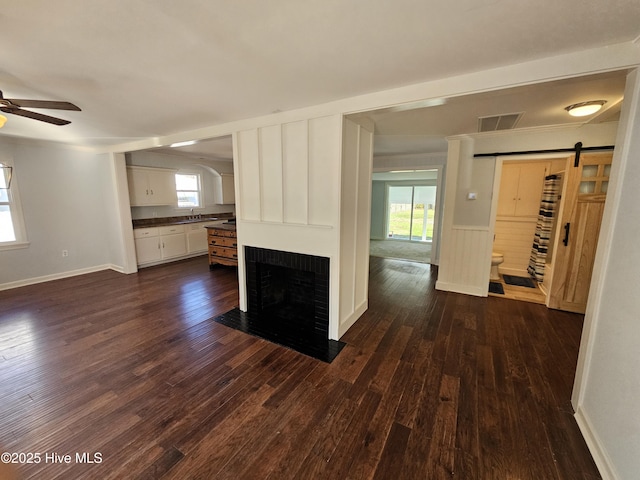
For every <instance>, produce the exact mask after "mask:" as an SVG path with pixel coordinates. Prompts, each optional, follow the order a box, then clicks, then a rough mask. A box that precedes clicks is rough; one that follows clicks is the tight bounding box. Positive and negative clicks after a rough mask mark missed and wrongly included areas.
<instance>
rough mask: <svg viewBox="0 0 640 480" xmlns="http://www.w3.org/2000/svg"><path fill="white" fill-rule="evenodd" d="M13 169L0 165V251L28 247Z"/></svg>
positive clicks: (7, 165) (3, 164)
mask: <svg viewBox="0 0 640 480" xmlns="http://www.w3.org/2000/svg"><path fill="white" fill-rule="evenodd" d="M11 173H12V168H11V166H10V165H9V164H7V163H0V249H2V248H16V247H23V246H26V242H25V240H26V239H25V238H24V237H25V236H24V222H23V220H22V209H21V208H20V202H19V201H18V193H17V185H16V180H15V175H14V178H12V177H11Z"/></svg>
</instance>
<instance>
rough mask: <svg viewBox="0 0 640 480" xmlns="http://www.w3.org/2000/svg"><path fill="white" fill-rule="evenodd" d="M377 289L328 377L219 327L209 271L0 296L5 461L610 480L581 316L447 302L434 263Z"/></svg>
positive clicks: (413, 266)
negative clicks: (588, 391) (595, 436)
mask: <svg viewBox="0 0 640 480" xmlns="http://www.w3.org/2000/svg"><path fill="white" fill-rule="evenodd" d="M370 277H371V280H370V295H369V299H370V304H369V310H368V311H367V312H366V314H365V315H364V316H363V317H362V318H361V319H360V320H359V321H358V322H357V323H356V325H354V327H352V329H351V330H350V331H349V332H348V333H347V334H346V335H345V336H344V337H343V338H342V340H343V341H345V342H346V343H347V345H346V347H345V348H344V349H343V351H342V352H341V353H340V354H339V355H338V357H337V359H336V360H335V361H334V362H333V363H331V364H327V363H324V362H321V361H318V360H314V359H312V358H310V357H306V356H304V355H301V354H299V353H296V352H294V351H292V350H288V349H286V348H283V347H280V346H277V345H274V344H271V343H269V342H267V341H265V340H261V339H258V338H256V337H253V336H249V335H247V334H244V333H242V332H239V331H237V330H232V329H230V328H228V327H225V326H224V325H221V324H218V323H216V322H213V321H212V320H211V318H212V317H214V316H216V315H219V314H221V313H223V312H225V311H227V310H229V309H231V308H233V307H234V306H236V305H237V304H238V292H237V283H236V282H237V279H236V272H235V270H234V269H233V268H225V267H221V268H217V269H215V270H213V271H210V270H209V268H208V266H207V262H206V259H204V260H203V259H202V258H197V259H191V260H186V261H182V262H177V263H173V264H169V265H165V266H159V267H153V268H148V269H144V270H141V271H140V272H139V273H138V274H135V275H128V276H126V275H121V274H118V273H115V272H111V271H106V272H99V273H93V274H89V275H84V276H80V277H75V278H70V279H64V280H58V281H54V282H49V283H46V284H39V285H33V286H28V287H23V288H19V289H14V290H9V291H4V292H0V448H2V449H4V450H5V451H7V452H14V453H18V452H22V453H34V454H35V453H39V454H40V455H41V457H40V463H31V464H22V465H18V468H19V472H20V474H21V475H22V476H23V477H24V478H37V479H53V478H61V479H75V478H87V479H96V478H100V479H111V478H113V479H124V478H126V479H134V478H148V479H160V478H161V479H187V478H188V479H195V478H201V479H214V478H215V479H277V480H280V479H294V478H295V479H338V478H349V479H356V478H363V479H364V478H370V479H394V480H396V479H411V480H413V479H444V478H447V479H450V478H458V479H521V480H528V479H535V480H539V479H545V480H548V479H596V478H600V477H599V475H598V472H597V470H596V468H595V466H594V463H593V461H592V459H591V457H590V455H589V452H588V450H587V447H586V445H585V443H584V441H583V439H582V437H581V435H580V432H579V430H578V427H577V425H576V423H575V421H574V419H573V415H572V409H571V405H570V402H569V399H570V395H571V388H572V382H573V376H574V370H575V364H576V359H577V352H578V344H579V340H580V332H581V328H582V317H581V316H579V315H574V314H569V313H563V312H558V311H553V310H548V309H546V308H545V307H544V306H541V305H536V304H531V303H525V302H516V301H513V300H507V299H502V298H495V297H489V298H475V297H469V296H464V295H457V294H451V293H444V292H438V291H435V290H434V286H433V285H434V282H435V269H434V267H430V266H429V265H424V264H417V263H408V262H402V261H394V260H385V259H380V258H371V274H370ZM83 452H86V453H87V454H88V455H87V458H90V459H94V460H96V461H97V460H101V462H100V463H93V464H90V463H77V462H76V457H75V454H76V453H80V454H82V453H83ZM46 453H48V454H49V455H51V454H54V453H55V454H57V455H59V456H62V455H71V463H69V464H67V463H52V460H51V457H49V459H50V460H51V461H50V460H47V459H46V458H45V454H46ZM95 454H100V455H99V456H94V455H95ZM32 460H34V458H32Z"/></svg>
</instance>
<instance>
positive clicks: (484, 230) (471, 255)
mask: <svg viewBox="0 0 640 480" xmlns="http://www.w3.org/2000/svg"><path fill="white" fill-rule="evenodd" d="M491 240H492V239H491V235H490V232H489V228H488V227H467V226H456V225H454V226H453V227H452V229H451V234H450V236H449V240H448V243H447V244H443V245H442V252H441V260H440V267H441V268H440V273H439V275H438V282H437V284H436V288H438V289H439V290H447V291H452V292H458V293H466V294H469V295H478V296H486V295H487V289H488V285H489V270H490V267H491V248H492V241H491ZM443 267H444V268H443Z"/></svg>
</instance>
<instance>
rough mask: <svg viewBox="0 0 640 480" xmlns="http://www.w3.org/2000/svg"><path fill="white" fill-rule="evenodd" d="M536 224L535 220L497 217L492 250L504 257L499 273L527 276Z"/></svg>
mask: <svg viewBox="0 0 640 480" xmlns="http://www.w3.org/2000/svg"><path fill="white" fill-rule="evenodd" d="M536 224H537V219H535V218H518V217H502V218H501V217H498V219H497V220H496V227H495V236H496V239H495V241H494V243H493V250H494V251H495V252H498V253H502V254H503V255H504V263H503V264H502V265H500V267H499V270H500V273H502V274H506V275H520V276H525V277H526V276H527V267H528V266H529V257H530V256H531V246H532V245H533V237H534V236H535V233H536Z"/></svg>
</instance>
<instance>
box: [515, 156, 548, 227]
mask: <svg viewBox="0 0 640 480" xmlns="http://www.w3.org/2000/svg"><path fill="white" fill-rule="evenodd" d="M545 167H546V165H545V164H543V163H531V164H528V165H527V164H524V165H522V166H520V178H519V180H518V201H517V202H516V209H515V215H516V216H517V217H537V216H538V213H539V212H540V200H541V199H542V188H543V186H544V176H545V172H546V168H545Z"/></svg>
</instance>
